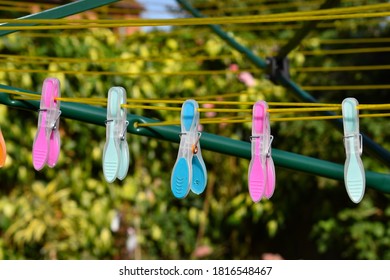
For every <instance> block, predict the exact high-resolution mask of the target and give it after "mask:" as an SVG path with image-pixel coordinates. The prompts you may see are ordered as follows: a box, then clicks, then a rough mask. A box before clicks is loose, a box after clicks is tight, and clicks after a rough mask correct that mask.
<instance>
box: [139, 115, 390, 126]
mask: <svg viewBox="0 0 390 280" xmlns="http://www.w3.org/2000/svg"><path fill="white" fill-rule="evenodd" d="M380 117H381V118H384V117H390V113H383V114H360V115H359V118H380ZM342 118H343V116H342V115H334V116H311V117H310V116H309V117H286V118H272V117H271V118H270V121H271V122H288V121H315V120H318V121H322V120H331V119H342ZM199 122H200V124H215V123H216V124H220V123H226V124H229V123H245V122H252V118H242V119H237V118H236V119H229V118H218V119H216V120H214V119H212V118H205V119H202V118H201V119H200V120H199ZM180 123H181V122H180V121H179V120H174V121H161V122H150V123H135V124H134V126H135V127H152V126H169V125H180Z"/></svg>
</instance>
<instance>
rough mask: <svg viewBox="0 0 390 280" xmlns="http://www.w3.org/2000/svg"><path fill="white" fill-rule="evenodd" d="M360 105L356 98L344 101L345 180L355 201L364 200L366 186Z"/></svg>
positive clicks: (350, 195) (351, 197)
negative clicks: (362, 158)
mask: <svg viewBox="0 0 390 280" xmlns="http://www.w3.org/2000/svg"><path fill="white" fill-rule="evenodd" d="M358 105H359V103H358V101H357V100H356V99H355V98H346V99H344V101H343V103H342V112H343V126H344V146H345V152H346V160H345V165H344V182H345V187H346V189H347V193H348V196H349V198H350V199H351V200H352V201H353V202H354V203H359V202H360V201H361V200H362V198H363V195H364V191H365V187H366V176H365V171H364V167H363V162H362V160H361V158H360V156H361V154H362V152H363V141H362V136H361V134H360V132H359V111H358V108H357V106H358Z"/></svg>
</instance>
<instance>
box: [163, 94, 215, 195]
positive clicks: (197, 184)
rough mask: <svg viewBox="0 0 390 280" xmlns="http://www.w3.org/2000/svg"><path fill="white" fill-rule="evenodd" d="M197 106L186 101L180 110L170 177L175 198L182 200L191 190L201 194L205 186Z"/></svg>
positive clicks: (205, 175) (193, 101)
mask: <svg viewBox="0 0 390 280" xmlns="http://www.w3.org/2000/svg"><path fill="white" fill-rule="evenodd" d="M198 108H199V105H198V103H197V102H196V101H195V100H192V99H190V100H186V101H185V102H184V103H183V105H182V108H181V133H180V146H179V152H178V155H177V159H176V163H175V165H174V167H173V171H172V176H171V189H172V192H173V195H174V196H175V197H176V198H184V197H186V196H187V194H188V192H189V191H190V190H191V191H192V192H193V193H196V194H201V193H202V192H203V191H204V190H205V188H206V185H207V171H206V165H205V164H204V161H203V158H202V153H201V150H200V144H199V139H200V136H201V134H200V132H199V131H198V126H199V111H198Z"/></svg>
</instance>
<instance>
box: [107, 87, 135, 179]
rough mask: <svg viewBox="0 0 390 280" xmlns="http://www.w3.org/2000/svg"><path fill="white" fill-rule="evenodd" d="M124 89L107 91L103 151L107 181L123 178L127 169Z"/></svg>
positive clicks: (128, 160) (126, 124) (116, 88)
mask: <svg viewBox="0 0 390 280" xmlns="http://www.w3.org/2000/svg"><path fill="white" fill-rule="evenodd" d="M126 102H127V100H126V90H125V89H124V88H122V87H112V88H111V89H110V90H109V92H108V101H107V120H106V143H105V145H104V151H103V173H104V177H105V179H106V181H107V182H109V183H111V182H113V181H114V180H115V179H116V178H118V179H119V180H123V179H124V178H125V177H126V175H127V171H128V169H129V164H130V153H129V146H128V144H127V140H126V136H127V126H128V124H129V122H128V121H127V109H126V108H123V107H122V106H121V105H123V104H126Z"/></svg>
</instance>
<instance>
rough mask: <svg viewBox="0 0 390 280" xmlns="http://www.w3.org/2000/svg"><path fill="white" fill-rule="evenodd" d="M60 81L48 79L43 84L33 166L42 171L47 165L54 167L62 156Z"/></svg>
mask: <svg viewBox="0 0 390 280" xmlns="http://www.w3.org/2000/svg"><path fill="white" fill-rule="evenodd" d="M60 96H61V93H60V81H59V80H58V79H56V78H47V79H45V81H44V82H43V87H42V95H41V103H40V106H39V108H40V109H39V118H38V130H37V134H36V135H35V139H34V143H33V151H32V158H33V165H34V168H35V169H36V170H41V169H42V168H43V167H44V166H45V164H47V165H48V166H49V167H54V166H55V165H56V164H57V161H58V157H59V155H60V145H61V140H60V133H59V120H60V115H61V111H60V101H58V100H56V98H57V97H60Z"/></svg>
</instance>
